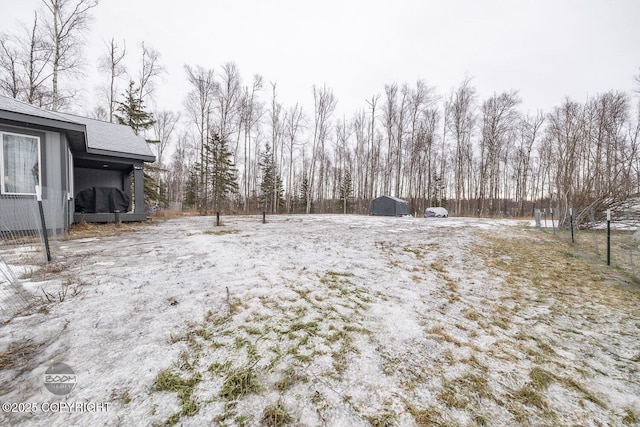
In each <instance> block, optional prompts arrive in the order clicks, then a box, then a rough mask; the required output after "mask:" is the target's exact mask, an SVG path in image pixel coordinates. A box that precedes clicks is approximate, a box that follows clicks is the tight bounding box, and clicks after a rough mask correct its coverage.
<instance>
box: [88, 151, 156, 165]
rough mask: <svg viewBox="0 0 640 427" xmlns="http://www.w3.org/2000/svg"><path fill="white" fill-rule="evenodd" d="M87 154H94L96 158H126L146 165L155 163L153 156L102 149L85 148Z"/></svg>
mask: <svg viewBox="0 0 640 427" xmlns="http://www.w3.org/2000/svg"><path fill="white" fill-rule="evenodd" d="M87 154H94V155H97V156H109V157H120V158H126V159H131V160H142V161H143V162H146V163H153V162H155V161H156V156H154V155H146V154H137V153H123V152H121V151H110V150H102V149H97V148H91V147H87Z"/></svg>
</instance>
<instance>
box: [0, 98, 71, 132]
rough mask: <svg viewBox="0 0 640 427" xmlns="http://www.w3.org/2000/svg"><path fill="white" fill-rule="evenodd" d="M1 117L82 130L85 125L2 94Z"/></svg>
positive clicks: (0, 101)
mask: <svg viewBox="0 0 640 427" xmlns="http://www.w3.org/2000/svg"><path fill="white" fill-rule="evenodd" d="M0 118H4V119H7V120H12V121H15V122H21V123H31V124H35V125H41V126H48V127H55V128H58V129H66V130H75V131H82V130H84V126H82V125H81V124H79V123H75V122H74V121H72V120H70V119H68V118H66V117H64V116H62V115H60V114H58V113H55V112H53V111H48V110H44V109H42V108H38V107H36V106H34V105H31V104H27V103H26V102H22V101H18V100H17V99H13V98H9V97H6V96H2V95H0Z"/></svg>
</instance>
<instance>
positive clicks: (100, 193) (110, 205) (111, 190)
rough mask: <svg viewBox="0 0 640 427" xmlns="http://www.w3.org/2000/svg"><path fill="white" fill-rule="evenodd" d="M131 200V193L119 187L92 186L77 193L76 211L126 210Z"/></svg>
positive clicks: (104, 211) (103, 211) (102, 211)
mask: <svg viewBox="0 0 640 427" xmlns="http://www.w3.org/2000/svg"><path fill="white" fill-rule="evenodd" d="M129 201H130V200H129V195H128V194H127V193H125V192H124V191H122V190H120V189H118V188H115V187H91V188H87V189H86V190H82V191H81V192H79V193H78V194H76V212H86V213H109V212H115V211H116V210H118V211H120V212H126V211H127V210H129Z"/></svg>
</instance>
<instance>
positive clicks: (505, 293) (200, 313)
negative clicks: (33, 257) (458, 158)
mask: <svg viewBox="0 0 640 427" xmlns="http://www.w3.org/2000/svg"><path fill="white" fill-rule="evenodd" d="M214 221H215V219H212V218H210V217H209V218H207V217H195V218H193V217H192V218H181V219H175V220H169V221H166V222H163V223H159V224H155V225H151V226H148V227H142V228H140V229H139V230H138V231H136V232H132V233H129V234H121V235H119V236H113V237H93V238H85V239H77V240H68V241H65V242H62V248H60V250H59V251H58V254H59V255H60V257H59V258H58V259H57V260H55V262H54V264H53V266H52V267H50V268H49V269H48V270H49V271H48V272H47V274H46V275H45V274H42V275H39V274H38V273H35V274H33V275H31V277H30V279H27V283H26V287H27V288H28V289H29V290H30V291H32V292H33V293H34V295H36V296H39V297H42V296H43V295H45V294H44V292H43V291H42V289H41V288H44V289H45V290H46V292H47V295H49V296H50V297H49V298H48V299H49V300H48V301H47V298H42V300H41V302H40V303H39V304H38V305H36V306H35V307H33V308H32V309H31V310H30V311H29V312H28V313H24V314H23V315H20V316H17V317H15V318H14V319H13V320H11V321H10V322H9V323H7V324H4V325H2V326H0V368H1V369H0V386H1V387H2V388H1V391H0V393H1V394H2V397H1V398H0V400H1V401H2V402H36V403H42V402H54V401H64V400H67V401H70V402H93V403H98V402H107V403H109V405H108V411H106V412H73V413H51V412H43V411H36V412H34V413H26V414H25V413H3V414H2V415H1V416H0V417H1V418H0V422H1V423H2V424H3V425H18V424H20V425H27V426H29V425H34V426H35V425H38V426H39V425H43V426H44V425H47V426H58V425H59V426H62V425H65V426H66V425H164V424H177V425H193V426H196V425H286V424H291V425H304V426H320V425H329V426H368V425H372V426H385V425H398V426H412V425H421V426H430V425H463V426H466V425H574V424H577V425H594V426H595V425H638V424H639V423H640V421H639V420H640V371H639V368H640V340H639V337H640V292H639V289H638V285H637V284H625V283H623V282H621V280H620V278H619V276H620V274H619V272H612V271H611V270H607V269H606V267H602V266H599V265H594V264H593V263H592V262H590V260H589V259H588V258H585V257H583V256H581V254H580V251H579V250H577V249H576V248H575V247H572V246H571V245H569V244H565V243H559V242H558V241H557V240H553V238H552V237H550V236H549V235H548V234H544V233H541V232H540V231H539V230H535V229H530V228H528V227H527V225H526V224H523V223H522V222H516V221H507V220H481V219H460V218H449V219H415V218H383V217H368V216H320V215H310V216H276V217H269V218H268V223H267V224H262V223H261V222H260V219H259V218H257V217H226V218H223V221H224V225H223V226H221V227H214V226H213V225H214ZM614 273H615V274H614ZM29 281H30V282H29ZM58 362H63V363H65V364H67V365H69V366H70V367H71V368H72V369H73V371H74V372H75V374H76V375H77V383H76V386H75V388H74V389H73V391H71V393H69V394H68V395H66V396H55V395H53V394H51V393H49V392H48V391H47V389H46V388H45V387H44V386H43V375H44V373H45V371H46V370H47V368H48V367H49V366H51V365H52V364H54V363H58Z"/></svg>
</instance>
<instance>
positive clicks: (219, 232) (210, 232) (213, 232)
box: [202, 229, 240, 236]
mask: <svg viewBox="0 0 640 427" xmlns="http://www.w3.org/2000/svg"><path fill="white" fill-rule="evenodd" d="M238 233H240V231H238V230H234V229H229V230H226V229H221V230H205V231H203V232H202V234H206V235H209V236H224V235H227V234H238Z"/></svg>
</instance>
